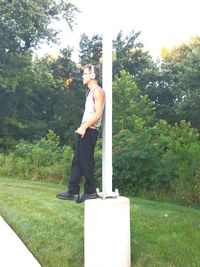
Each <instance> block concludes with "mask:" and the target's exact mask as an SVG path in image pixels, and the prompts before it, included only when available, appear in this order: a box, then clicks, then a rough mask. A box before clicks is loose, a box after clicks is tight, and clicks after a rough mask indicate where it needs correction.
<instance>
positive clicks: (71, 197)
mask: <svg viewBox="0 0 200 267" xmlns="http://www.w3.org/2000/svg"><path fill="white" fill-rule="evenodd" d="M56 197H57V198H59V199H63V200H74V201H76V200H78V197H79V195H78V194H71V193H69V192H68V191H67V192H63V193H59V194H57V195H56Z"/></svg>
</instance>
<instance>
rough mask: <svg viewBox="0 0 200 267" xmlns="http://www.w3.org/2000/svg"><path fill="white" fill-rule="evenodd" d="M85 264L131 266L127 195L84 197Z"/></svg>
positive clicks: (106, 266)
mask: <svg viewBox="0 0 200 267" xmlns="http://www.w3.org/2000/svg"><path fill="white" fill-rule="evenodd" d="M84 212H85V215H84V267H130V266H131V259H130V258H131V257H130V202H129V199H128V198H125V197H118V198H116V199H115V198H107V199H104V200H102V199H94V200H86V201H85V211H84Z"/></svg>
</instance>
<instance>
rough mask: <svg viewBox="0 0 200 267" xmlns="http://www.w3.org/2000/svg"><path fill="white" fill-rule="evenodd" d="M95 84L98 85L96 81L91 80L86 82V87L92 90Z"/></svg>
mask: <svg viewBox="0 0 200 267" xmlns="http://www.w3.org/2000/svg"><path fill="white" fill-rule="evenodd" d="M97 86H98V84H97V81H91V82H90V83H89V84H88V88H89V89H90V91H91V90H93V89H95V88H96V87H97Z"/></svg>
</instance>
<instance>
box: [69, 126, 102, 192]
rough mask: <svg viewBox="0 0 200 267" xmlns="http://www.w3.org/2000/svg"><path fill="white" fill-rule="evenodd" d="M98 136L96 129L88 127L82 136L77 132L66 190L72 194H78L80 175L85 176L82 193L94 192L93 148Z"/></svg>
mask: <svg viewBox="0 0 200 267" xmlns="http://www.w3.org/2000/svg"><path fill="white" fill-rule="evenodd" d="M97 138H98V131H97V130H96V129H91V128H88V129H87V130H86V133H85V135H84V137H83V138H82V137H81V136H80V135H79V134H78V137H77V142H76V148H75V153H74V157H73V160H72V166H71V177H70V181H69V185H68V190H69V192H70V193H72V194H79V191H80V182H81V177H82V176H84V177H85V183H84V193H85V194H92V193H94V192H96V187H95V182H94V164H95V163H94V148H95V145H96V141H97Z"/></svg>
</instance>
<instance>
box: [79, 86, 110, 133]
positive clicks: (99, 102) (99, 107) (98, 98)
mask: <svg viewBox="0 0 200 267" xmlns="http://www.w3.org/2000/svg"><path fill="white" fill-rule="evenodd" d="M104 101H105V93H104V91H103V89H101V88H98V89H96V90H95V91H94V103H95V110H96V112H95V114H94V115H93V116H92V117H91V118H90V119H89V120H88V121H87V122H85V123H84V124H82V125H81V126H80V127H79V128H78V129H77V130H76V131H75V133H78V134H80V135H81V136H82V137H83V136H84V135H85V131H86V129H87V128H89V127H90V126H92V125H94V124H95V123H96V122H97V121H98V120H99V119H100V118H101V117H102V116H103V109H104Z"/></svg>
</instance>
